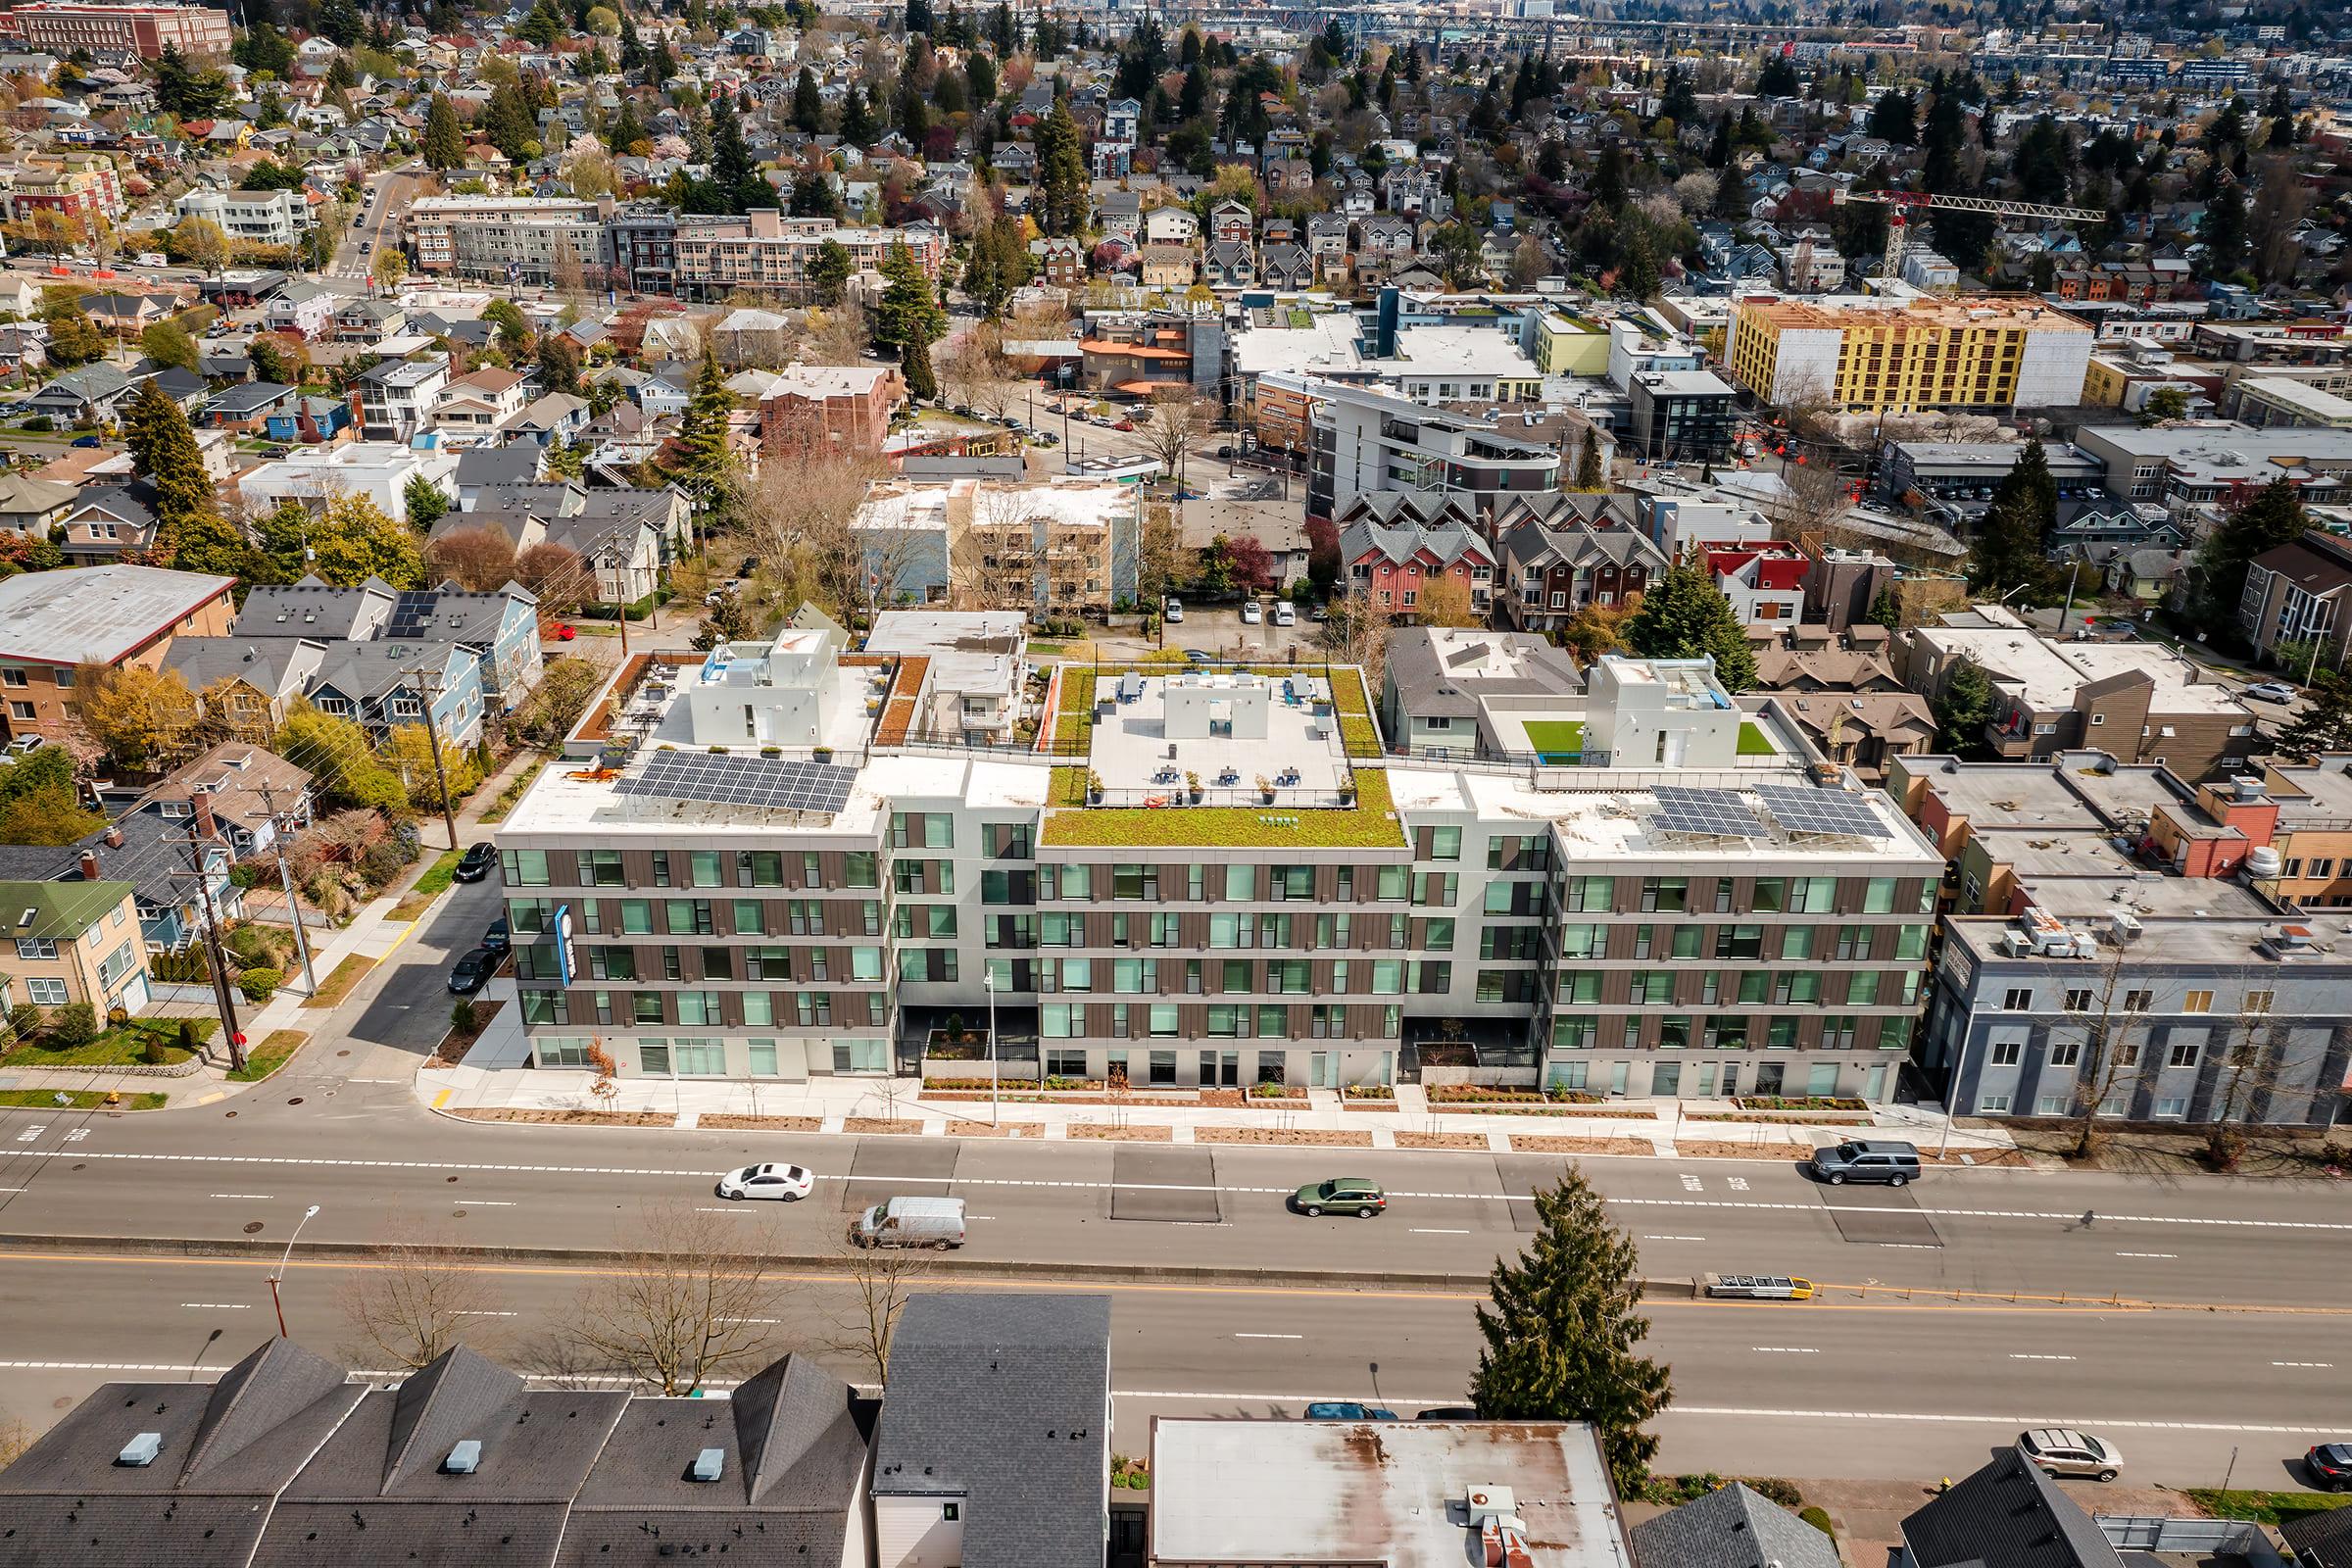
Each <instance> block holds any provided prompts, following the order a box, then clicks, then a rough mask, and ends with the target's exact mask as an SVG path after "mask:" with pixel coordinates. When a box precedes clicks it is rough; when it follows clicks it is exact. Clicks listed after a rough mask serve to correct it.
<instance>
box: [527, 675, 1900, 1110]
mask: <svg viewBox="0 0 2352 1568" xmlns="http://www.w3.org/2000/svg"><path fill="white" fill-rule="evenodd" d="M924 663H925V662H924V661H922V660H920V659H915V658H899V659H886V658H880V657H876V656H871V655H867V656H852V655H847V654H843V653H842V652H840V647H839V642H838V638H837V634H834V633H832V632H830V631H825V630H818V631H796V632H790V633H787V634H786V635H785V636H784V637H783V638H781V639H779V640H778V641H777V642H775V643H773V644H767V645H758V646H743V647H721V648H719V649H717V650H715V651H714V652H713V653H712V654H711V656H710V657H709V658H708V659H707V660H705V661H704V662H701V663H700V664H699V665H697V664H684V665H667V664H652V663H649V662H646V661H642V660H641V661H640V662H638V663H637V664H635V665H632V666H631V671H630V672H625V673H624V675H623V677H622V682H623V689H621V690H619V691H617V692H616V693H615V695H614V702H613V711H615V712H616V713H617V715H618V718H617V720H616V723H615V726H614V727H613V728H612V729H610V730H607V729H605V728H604V727H603V724H602V721H601V720H599V721H597V722H596V723H595V724H592V726H591V729H590V730H589V731H586V732H583V735H582V736H581V737H578V738H575V740H574V742H573V743H572V750H573V752H574V755H576V756H578V757H580V758H581V759H582V760H583V761H594V762H599V763H602V764H603V765H601V766H593V767H592V766H580V767H576V768H564V767H555V768H550V769H549V770H548V771H547V772H545V773H544V774H542V775H541V777H540V778H539V780H538V781H537V782H535V783H534V784H533V786H532V788H531V789H530V791H529V792H528V793H527V794H526V795H525V797H524V799H523V800H522V802H521V803H520V804H519V806H518V807H517V808H516V809H515V812H514V813H513V814H512V815H511V816H510V817H509V818H508V819H507V821H506V822H505V823H504V824H503V825H502V826H501V828H500V830H499V832H498V838H497V842H498V846H499V849H500V851H501V856H502V862H503V866H504V872H505V877H506V883H507V894H508V900H509V914H510V918H511V919H512V920H513V922H514V930H515V943H516V952H517V960H516V961H517V976H518V981H519V984H520V987H521V992H522V1009H523V1016H524V1019H525V1021H526V1025H527V1028H528V1032H529V1035H530V1038H531V1040H532V1044H533V1049H534V1052H535V1056H536V1060H537V1061H538V1062H539V1063H540V1064H541V1065H546V1066H580V1065H583V1064H585V1063H586V1062H587V1061H588V1060H589V1059H590V1055H589V1054H590V1052H591V1050H592V1049H601V1050H602V1051H604V1052H607V1053H610V1054H611V1055H612V1056H613V1060H614V1061H615V1062H616V1063H617V1065H618V1067H619V1069H620V1070H621V1071H622V1072H623V1073H626V1074H632V1075H653V1076H680V1077H698V1076H701V1077H735V1078H742V1077H752V1078H784V1079H797V1078H801V1077H804V1076H806V1075H808V1074H810V1073H827V1072H879V1071H883V1070H885V1069H886V1068H887V1067H888V1066H889V1065H890V1064H891V1063H892V1062H893V1061H894V1060H899V1061H906V1060H910V1059H912V1058H915V1057H917V1056H921V1055H923V1054H926V1053H935V1052H938V1051H939V1050H940V1049H941V1048H940V1045H939V1039H940V1036H939V1031H940V1030H941V1028H942V1025H943V1023H944V1020H945V1019H946V1018H947V1016H948V1015H949V1014H955V1015H956V1017H958V1018H959V1019H960V1020H961V1021H962V1022H963V1023H965V1024H967V1025H969V1024H972V1023H973V1022H975V1021H976V1020H979V1019H982V1018H986V1017H992V1016H993V1018H994V1019H995V1021H996V1027H997V1029H998V1032H999V1041H1000V1050H999V1053H998V1055H999V1060H1000V1063H1001V1065H1002V1067H1003V1070H1004V1071H1005V1072H1007V1073H1009V1074H1012V1075H1014V1076H1016V1077H1018V1076H1030V1077H1035V1076H1037V1075H1040V1074H1044V1075H1053V1076H1060V1077H1066V1078H1088V1079H1094V1080H1097V1081H1118V1080H1122V1079H1123V1080H1124V1081H1127V1082H1129V1083H1132V1084H1135V1085H1137V1086H1138V1087H1143V1086H1147V1085H1152V1084H1163V1085H1196V1084H1208V1085H1244V1084H1256V1083H1261V1082H1278V1083H1283V1084H1289V1085H1306V1086H1320V1087H1328V1088H1336V1087H1341V1086H1345V1085H1355V1084H1379V1083H1388V1082H1392V1081H1394V1080H1396V1079H1397V1077H1399V1076H1400V1075H1412V1074H1418V1073H1422V1072H1424V1071H1428V1070H1431V1069H1433V1068H1437V1067H1440V1066H1443V1067H1445V1068H1446V1070H1453V1069H1455V1068H1462V1067H1475V1066H1486V1067H1500V1068H1507V1069H1511V1071H1512V1074H1513V1076H1515V1077H1517V1078H1518V1079H1519V1080H1520V1081H1525V1082H1535V1081H1537V1080H1538V1079H1539V1078H1541V1079H1543V1080H1544V1081H1546V1082H1549V1083H1552V1084H1554V1085H1559V1086H1563V1087H1566V1088H1569V1089H1572V1090H1584V1091H1587V1092H1590V1093H1593V1094H1595V1095H1602V1094H1658V1095H1676V1094H1693V1095H1717V1094H1726V1095H1728V1094H1739V1093H1759V1094H1772V1093H1781V1092H1789V1093H1807V1094H1831V1093H1839V1094H1851V1095H1860V1096H1866V1097H1869V1098H1873V1099H1883V1098H1886V1097H1887V1096H1888V1095H1890V1094H1891V1093H1892V1088H1893V1078H1894V1071H1895V1064H1896V1063H1897V1062H1899V1061H1900V1060H1901V1059H1902V1054H1903V1051H1904V1048H1905V1047H1907V1046H1908V1044H1909V1042H1910V1039H1911V1024H1912V1019H1913V1016H1914V1014H1915V1012H1916V1010H1917V1006H1918V1003H1919V999H1920V987H1921V983H1922V978H1923V970H1924V962H1925V957H1926V953H1927V940H1928V923H1927V917H1928V915H1929V914H1931V913H1932V911H1933V907H1934V904H1935V898H1936V883H1937V879H1938V876H1939V874H1940V871H1941V868H1942V862H1941V860H1940V858H1938V857H1937V856H1936V853H1935V851H1934V849H1933V848H1932V847H1931V846H1930V845H1929V844H1928V843H1927V842H1926V841H1925V840H1924V839H1923V838H1921V837H1920V835H1919V834H1918V832H1917V830H1916V829H1914V828H1913V827H1912V826H1911V825H1910V824H1909V823H1908V822H1907V821H1906V820H1904V819H1903V818H1902V817H1901V815H1900V814H1899V813H1898V812H1896V811H1895V810H1894V809H1893V807H1892V805H1891V803H1890V802H1888V801H1887V800H1886V799H1885V798H1884V797H1880V796H1875V795H1866V794H1862V793H1858V792H1850V791H1847V790H1845V789H1840V788H1836V787H1826V786H1820V785H1817V784H1816V783H1815V782H1814V781H1813V778H1812V775H1810V774H1809V773H1808V772H1807V771H1806V767H1805V764H1806V762H1807V761H1808V760H1810V759H1809V757H1808V754H1807V753H1806V752H1805V751H1804V749H1803V743H1802V742H1801V740H1799V739H1798V738H1797V737H1796V735H1795V732H1794V731H1793V729H1792V728H1791V727H1790V726H1789V725H1788V724H1787V723H1786V721H1785V720H1784V719H1783V718H1782V717H1781V716H1780V715H1779V714H1778V712H1777V711H1775V710H1773V709H1772V707H1771V706H1770V704H1769V703H1766V704H1759V705H1754V706H1752V707H1751V706H1742V705H1740V704H1739V703H1736V702H1734V701H1733V699H1732V698H1731V697H1729V696H1728V695H1727V694H1725V693H1724V691H1723V690H1722V688H1721V687H1720V686H1719V685H1717V684H1716V683H1715V682H1714V680H1713V677H1712V673H1711V669H1710V666H1709V665H1708V664H1707V663H1706V662H1703V661H1700V662H1657V661H1633V660H1620V659H1614V658H1612V659H1606V660H1603V661H1602V662H1600V663H1598V664H1596V665H1595V666H1594V667H1593V671H1592V682H1591V689H1590V692H1589V693H1561V694H1557V695H1556V696H1555V697H1554V698H1553V699H1552V700H1551V701H1549V703H1548V704H1547V705H1545V704H1543V703H1541V702H1526V703H1514V702H1512V701H1510V700H1508V698H1507V697H1506V695H1505V694H1502V693H1499V692H1498V693H1496V694H1495V697H1494V698H1492V699H1491V700H1490V701H1489V703H1488V711H1485V712H1483V713H1482V714H1481V715H1480V717H1479V719H1478V720H1477V722H1479V723H1481V724H1485V725H1492V726H1493V727H1494V728H1495V730H1496V733H1497V734H1498V736H1500V737H1501V741H1500V743H1499V744H1498V747H1497V749H1498V750H1500V751H1503V752H1505V753H1508V754H1512V755H1520V756H1528V757H1532V756H1534V755H1536V754H1537V753H1539V752H1541V751H1544V750H1549V751H1552V752H1555V753H1557V752H1562V751H1564V750H1567V749H1568V748H1567V747H1566V744H1565V742H1564V740H1563V737H1564V736H1566V735H1568V734H1569V733H1570V732H1573V733H1574V734H1575V736H1576V744H1575V746H1574V748H1573V750H1574V751H1575V754H1576V762H1575V763H1573V764H1569V765H1552V766H1544V765H1537V764H1532V763H1528V762H1496V763H1471V762H1464V761H1452V760H1437V759H1433V760H1427V761H1423V760H1414V761H1412V762H1410V763H1409V764H1408V763H1406V762H1404V761H1402V760H1392V761H1390V762H1389V763H1388V764H1387V765H1383V764H1382V760H1381V758H1380V741H1379V737H1378V732H1377V729H1376V727H1375V725H1374V722H1373V718H1372V711H1371V700H1370V694H1369V693H1368V692H1367V691H1366V690H1365V688H1364V684H1363V679H1362V676H1361V673H1360V672H1359V671H1357V670H1355V669H1353V668H1351V667H1327V668H1320V669H1310V668H1307V667H1304V666H1302V667H1300V668H1299V669H1298V670H1297V671H1295V672H1292V673H1288V674H1284V675H1280V676H1276V675H1263V674H1255V673H1249V672H1243V671H1222V670H1186V669H1181V668H1180V669H1175V670H1171V669H1169V668H1167V667H1165V666H1144V667H1139V668H1131V669H1103V670H1094V669H1086V668H1081V667H1069V666H1065V667H1063V668H1061V669H1060V670H1059V671H1058V672H1057V673H1056V674H1055V676H1054V685H1053V690H1052V695H1051V698H1050V702H1049V707H1048V710H1047V711H1046V712H1045V713H1044V715H1043V717H1042V719H1041V724H1040V735H1041V736H1042V737H1043V739H1042V741H1041V742H1040V744H1039V747H1038V749H1036V750H1003V751H986V750H981V749H978V748H966V749H961V750H956V751H949V752H943V751H941V750H940V749H939V748H937V747H935V746H922V745H909V744H907V743H906V742H905V741H904V739H903V738H902V737H904V735H905V734H906V727H907V722H908V719H909V716H910V715H911V714H912V713H913V712H914V711H916V709H917V708H918V706H919V703H920V700H921V686H922V684H923V682H924V679H925V670H924V667H923V665H924ZM992 1004H993V1007H992ZM947 1070H949V1071H951V1072H952V1071H953V1070H954V1069H953V1066H952V1065H950V1066H949V1067H948V1069H947ZM964 1071H965V1072H967V1073H968V1072H969V1071H970V1069H968V1068H966V1069H964ZM1456 1076H1460V1074H1459V1073H1458V1072H1457V1073H1456Z"/></svg>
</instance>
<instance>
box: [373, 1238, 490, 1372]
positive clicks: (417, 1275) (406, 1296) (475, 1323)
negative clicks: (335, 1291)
mask: <svg viewBox="0 0 2352 1568" xmlns="http://www.w3.org/2000/svg"><path fill="white" fill-rule="evenodd" d="M341 1295H342V1307H343V1315H344V1317H345V1318H347V1319H348V1320H349V1321H350V1323H351V1328H352V1333H353V1335H354V1336H355V1338H356V1340H357V1343H356V1344H355V1345H353V1346H352V1350H353V1352H354V1354H355V1356H356V1357H357V1358H358V1359H360V1360H361V1361H362V1362H363V1363H364V1364H367V1365H382V1364H383V1362H382V1361H381V1360H380V1359H379V1358H380V1357H389V1358H390V1360H391V1362H392V1364H394V1365H396V1366H406V1367H420V1366H429V1365H430V1364H432V1363H433V1362H434V1361H436V1360H438V1359H440V1357H441V1356H442V1354H443V1353H444V1352H446V1351H448V1350H450V1349H453V1348H456V1347H457V1346H458V1344H459V1343H460V1342H462V1341H465V1340H467V1339H471V1338H476V1337H478V1335H479V1332H480V1329H481V1322H480V1319H481V1318H483V1317H485V1316H488V1315H490V1314H491V1312H492V1311H493V1309H494V1308H496V1306H497V1304H498V1302H497V1299H496V1298H495V1297H494V1295H493V1294H492V1292H491V1291H490V1289H489V1287H488V1286H487V1284H486V1283H485V1282H484V1276H483V1274H482V1271H481V1270H480V1269H479V1268H476V1267H473V1266H471V1265H469V1264H468V1263H467V1262H466V1259H465V1258H464V1256H463V1255H462V1254H460V1253H458V1252H456V1251H454V1250H450V1249H449V1248H446V1247H441V1246H437V1245H435V1244H433V1243H431V1242H425V1241H417V1240H413V1239H405V1238H396V1239H394V1240H393V1241H392V1242H390V1243H389V1244H387V1245H386V1246H385V1247H384V1248H383V1250H381V1252H380V1253H379V1254H378V1255H377V1256H376V1257H375V1258H374V1259H373V1260H372V1261H371V1262H370V1264H369V1266H368V1268H366V1269H363V1270H361V1271H360V1272H358V1273H356V1274H354V1275H353V1276H352V1277H351V1279H350V1281H349V1282H348V1283H347V1284H345V1286H344V1287H343V1290H342V1293H341Z"/></svg>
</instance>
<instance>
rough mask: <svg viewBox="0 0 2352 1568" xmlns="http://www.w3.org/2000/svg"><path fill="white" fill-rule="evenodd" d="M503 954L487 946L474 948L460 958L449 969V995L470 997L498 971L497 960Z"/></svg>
mask: <svg viewBox="0 0 2352 1568" xmlns="http://www.w3.org/2000/svg"><path fill="white" fill-rule="evenodd" d="M503 956H504V955H502V954H496V953H492V952H491V951H490V950H489V949H488V948H476V949H474V950H473V951H472V952H471V953H468V954H466V956H464V957H463V958H460V959H459V960H458V961H457V962H456V963H455V964H454V965H452V966H451V968H450V971H449V991H450V995H452V996H457V997H470V996H472V995H473V994H474V993H475V992H476V991H479V990H481V989H482V987H483V986H485V985H488V984H489V983H490V977H491V976H492V975H494V974H496V973H497V972H498V965H499V960H500V959H501V957H503Z"/></svg>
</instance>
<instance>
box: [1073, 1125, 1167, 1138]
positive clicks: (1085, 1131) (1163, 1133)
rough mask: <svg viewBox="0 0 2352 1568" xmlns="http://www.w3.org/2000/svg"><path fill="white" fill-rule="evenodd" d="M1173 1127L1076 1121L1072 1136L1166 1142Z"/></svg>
mask: <svg viewBox="0 0 2352 1568" xmlns="http://www.w3.org/2000/svg"><path fill="white" fill-rule="evenodd" d="M1171 1132H1172V1129H1170V1128H1167V1127H1160V1126H1144V1127H1134V1126H1128V1127H1113V1126H1112V1125H1111V1124H1110V1123H1108V1122H1106V1121H1074V1122H1072V1123H1070V1136H1071V1137H1072V1138H1094V1139H1102V1140H1104V1141H1107V1142H1112V1143H1127V1144H1164V1143H1167V1142H1168V1141H1169V1137H1170V1134H1171Z"/></svg>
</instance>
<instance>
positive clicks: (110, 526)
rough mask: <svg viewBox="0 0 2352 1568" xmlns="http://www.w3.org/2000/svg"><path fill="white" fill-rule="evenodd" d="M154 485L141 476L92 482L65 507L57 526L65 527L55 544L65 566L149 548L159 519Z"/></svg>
mask: <svg viewBox="0 0 2352 1568" xmlns="http://www.w3.org/2000/svg"><path fill="white" fill-rule="evenodd" d="M155 499H156V496H155V487H154V486H153V485H150V484H149V483H148V482H147V481H146V480H144V479H134V480H132V481H131V482H130V483H128V484H120V485H94V486H92V487H90V488H89V489H86V490H84V491H82V492H81V494H80V495H79V496H77V497H76V498H75V499H74V500H73V504H72V505H71V506H69V507H67V508H66V515H64V516H63V517H62V518H60V519H59V521H58V524H57V526H58V527H60V528H63V529H64V530H65V537H64V538H63V539H62V540H61V541H60V542H59V546H58V548H59V549H61V550H63V551H64V552H65V555H66V564H68V565H69V566H91V565H102V564H107V563H109V562H118V561H121V560H122V559H123V557H124V556H126V555H129V554H132V553H134V552H137V551H144V550H149V549H152V548H153V547H154V545H155V531H156V529H157V528H158V527H160V526H161V525H162V519H160V518H158V517H157V516H156V515H155Z"/></svg>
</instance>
